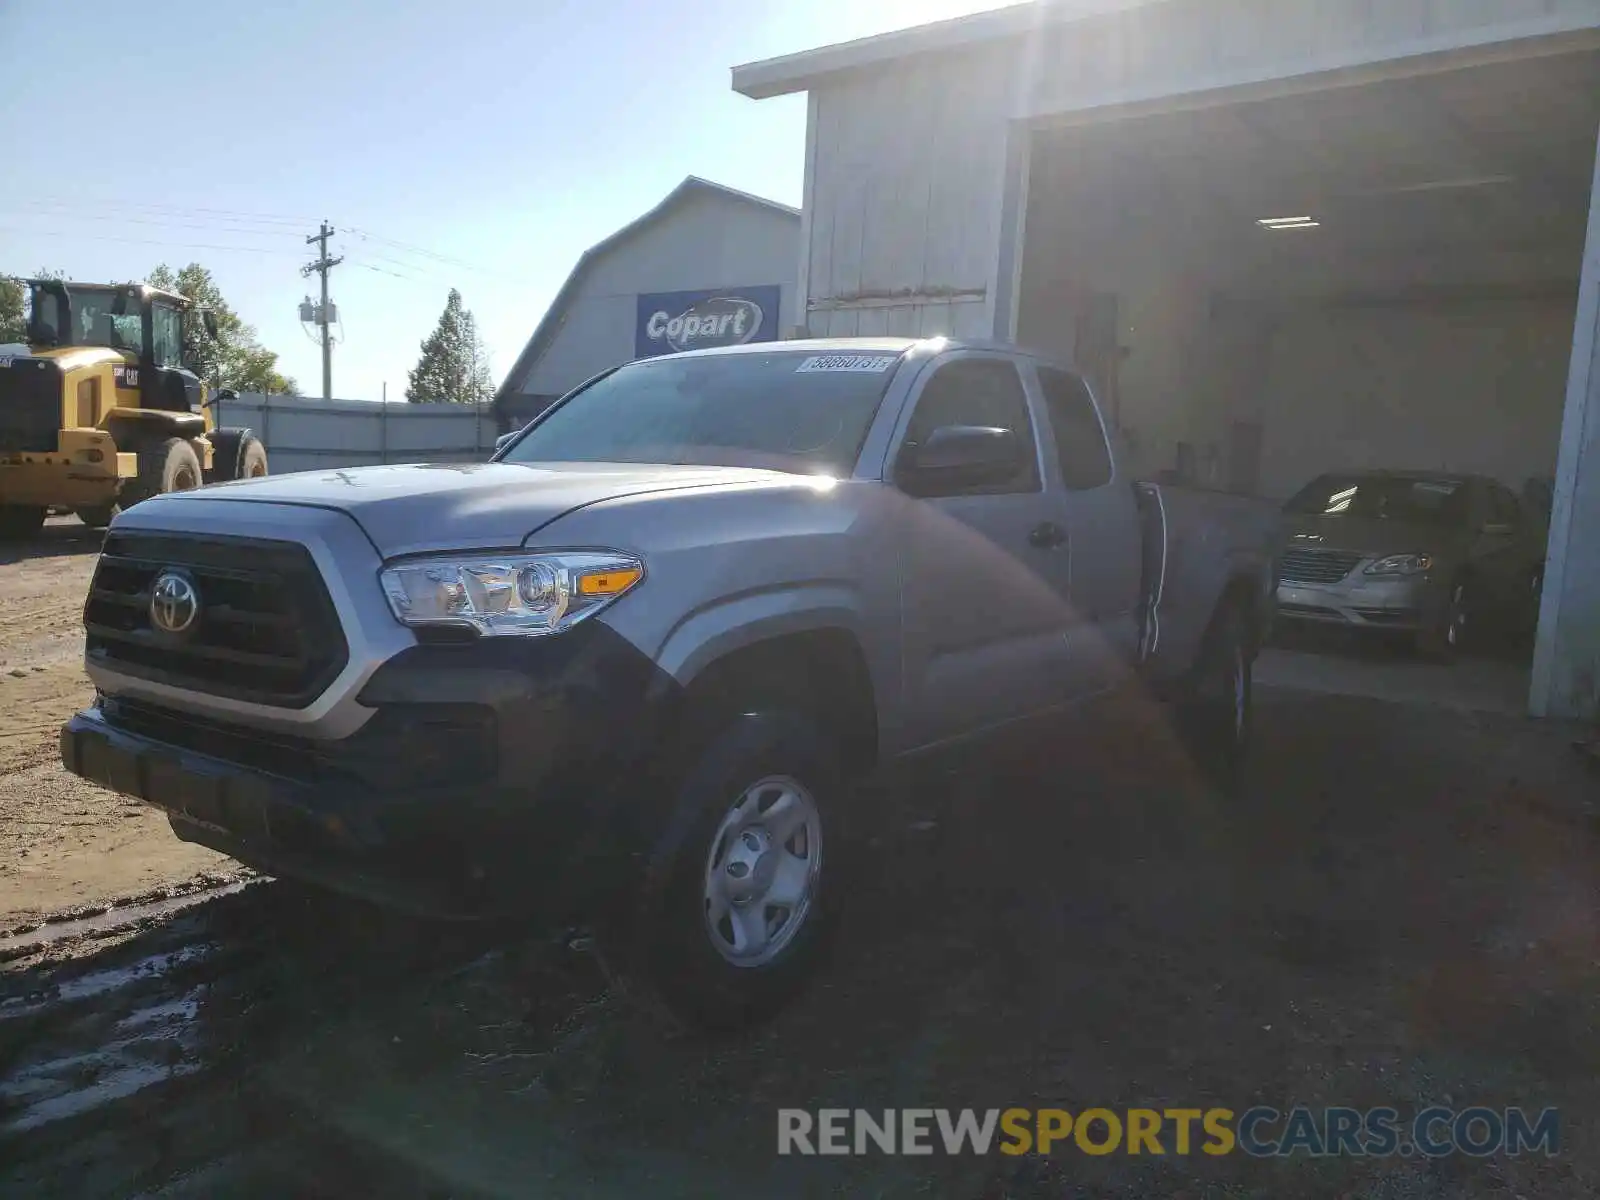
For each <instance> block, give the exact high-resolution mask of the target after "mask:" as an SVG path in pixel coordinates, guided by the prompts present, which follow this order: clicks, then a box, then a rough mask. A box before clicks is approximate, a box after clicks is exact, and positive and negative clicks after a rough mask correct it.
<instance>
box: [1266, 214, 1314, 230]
mask: <svg viewBox="0 0 1600 1200" xmlns="http://www.w3.org/2000/svg"><path fill="white" fill-rule="evenodd" d="M1256 224H1257V225H1259V226H1261V228H1263V229H1316V228H1317V227H1318V226H1319V225H1321V224H1322V222H1321V221H1318V220H1316V219H1315V218H1314V217H1262V218H1261V219H1260V220H1259V221H1257V222H1256Z"/></svg>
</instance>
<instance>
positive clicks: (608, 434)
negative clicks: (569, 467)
mask: <svg viewBox="0 0 1600 1200" xmlns="http://www.w3.org/2000/svg"><path fill="white" fill-rule="evenodd" d="M898 361H899V355H898V354H897V353H876V354H851V355H819V354H817V353H816V352H815V351H799V350H774V351H772V352H770V353H739V354H724V355H709V356H705V357H699V356H696V357H692V358H661V359H651V360H647V361H644V362H636V363H631V364H629V365H628V366H625V367H621V368H618V369H617V370H616V371H613V372H612V373H611V374H609V375H607V376H605V377H604V378H602V379H599V380H596V381H595V382H594V383H591V384H590V385H589V386H588V387H586V388H584V389H583V390H582V391H580V392H578V393H577V394H576V395H574V396H571V397H569V398H568V399H567V400H566V401H565V402H564V403H562V404H561V405H560V406H559V407H557V408H556V409H555V410H554V411H552V412H551V413H549V414H548V415H547V416H546V417H545V418H544V419H543V420H541V421H540V422H539V423H538V424H537V425H536V426H535V427H534V428H533V429H531V430H529V431H528V433H527V434H526V435H525V436H524V437H523V438H521V440H519V441H517V442H516V443H515V444H513V445H512V446H511V447H509V448H508V449H507V450H506V452H505V454H504V456H503V458H502V461H504V462H518V463H531V462H630V463H671V464H680V463H682V464H691V465H700V466H735V467H763V468H769V469H773V470H780V471H797V472H807V473H815V472H824V473H827V474H831V475H847V474H849V473H850V472H851V470H853V469H854V467H855V462H856V458H857V457H858V456H859V454H860V452H861V443H862V440H863V439H864V438H865V437H866V433H867V427H868V426H869V425H870V424H871V423H872V418H873V415H874V414H875V413H876V412H877V410H878V404H879V402H880V401H881V400H882V399H883V394H884V391H885V389H886V388H887V387H888V385H889V380H890V379H891V378H892V377H893V375H894V366H895V364H896V363H897V362H898Z"/></svg>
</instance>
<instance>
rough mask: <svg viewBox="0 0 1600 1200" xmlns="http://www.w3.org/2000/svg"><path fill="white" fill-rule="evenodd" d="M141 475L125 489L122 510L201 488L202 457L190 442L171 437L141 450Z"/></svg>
mask: <svg viewBox="0 0 1600 1200" xmlns="http://www.w3.org/2000/svg"><path fill="white" fill-rule="evenodd" d="M138 454H139V474H138V477H137V478H135V479H132V480H130V481H129V482H128V483H127V484H126V485H124V487H123V489H122V507H123V508H128V507H129V506H130V505H134V504H137V503H139V501H141V500H148V499H150V497H151V496H162V495H165V494H166V493H167V492H187V491H191V490H193V489H194V488H197V487H199V486H200V484H201V482H202V479H201V475H200V456H199V455H198V454H196V453H195V451H194V447H193V446H192V445H190V444H189V442H188V440H187V439H185V438H180V437H169V438H165V439H163V440H162V441H159V442H150V443H148V444H147V445H142V446H140V447H138Z"/></svg>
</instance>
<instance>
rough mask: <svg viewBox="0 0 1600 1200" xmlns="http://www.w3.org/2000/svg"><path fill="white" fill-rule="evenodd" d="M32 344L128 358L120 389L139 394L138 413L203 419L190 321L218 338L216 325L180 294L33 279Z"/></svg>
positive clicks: (208, 314) (30, 288)
mask: <svg viewBox="0 0 1600 1200" xmlns="http://www.w3.org/2000/svg"><path fill="white" fill-rule="evenodd" d="M27 286H28V296H29V306H28V309H29V317H28V340H29V342H30V343H31V344H32V345H34V346H36V347H38V348H40V349H67V348H73V347H81V346H100V347H104V348H106V349H109V350H116V351H119V352H121V353H122V354H123V355H124V356H125V357H126V358H127V360H128V364H127V366H126V367H125V368H124V367H118V368H117V371H118V387H119V389H120V388H122V387H124V386H125V387H127V388H128V389H130V390H136V391H137V392H138V393H139V407H141V408H149V409H159V410H162V411H168V412H195V413H198V412H201V411H202V409H203V405H204V401H205V391H204V389H203V388H202V387H201V384H200V377H199V375H198V373H197V369H198V368H199V367H200V364H199V363H198V362H197V361H195V359H194V354H193V347H194V346H195V343H196V341H197V339H196V338H195V337H194V336H193V333H194V332H195V331H194V330H192V329H191V322H199V323H201V324H202V325H203V327H204V328H205V330H206V332H207V333H208V334H210V335H211V336H212V337H213V338H214V337H215V336H216V318H215V315H214V314H213V313H211V312H210V311H209V310H203V309H196V308H195V307H194V306H193V305H191V304H190V303H189V301H188V299H187V298H186V297H184V296H180V295H178V294H177V293H176V292H165V291H162V290H161V289H159V288H153V287H150V286H148V285H146V284H137V283H130V284H82V283H67V282H64V281H62V280H55V279H30V280H28V281H27Z"/></svg>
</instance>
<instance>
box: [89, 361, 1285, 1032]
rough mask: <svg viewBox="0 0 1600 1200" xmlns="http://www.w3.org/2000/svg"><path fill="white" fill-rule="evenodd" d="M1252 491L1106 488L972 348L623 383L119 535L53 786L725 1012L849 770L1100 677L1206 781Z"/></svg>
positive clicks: (1253, 574)
mask: <svg viewBox="0 0 1600 1200" xmlns="http://www.w3.org/2000/svg"><path fill="white" fill-rule="evenodd" d="M1278 523H1279V518H1278V514H1277V512H1276V510H1275V509H1273V508H1269V507H1267V506H1265V505H1261V504H1258V503H1256V502H1254V501H1250V500H1247V499H1244V498H1241V497H1234V496H1226V495H1221V494H1213V493H1204V492H1200V491H1191V490H1185V489H1178V488H1169V487H1166V486H1158V485H1155V484H1149V483H1142V482H1138V481H1135V480H1133V479H1131V478H1130V477H1129V475H1128V473H1127V471H1126V468H1125V467H1124V466H1123V464H1122V463H1121V461H1120V459H1119V457H1118V450H1117V441H1116V438H1115V436H1114V433H1113V431H1111V430H1110V429H1108V427H1107V424H1106V422H1105V421H1104V420H1103V418H1102V415H1101V413H1100V411H1099V408H1098V407H1097V405H1096V402H1095V400H1094V398H1093V395H1092V393H1091V390H1090V388H1089V387H1088V386H1086V384H1085V382H1084V381H1083V379H1082V378H1081V377H1080V376H1079V375H1078V374H1076V373H1075V372H1074V371H1072V370H1071V369H1069V368H1067V367H1064V366H1061V365H1058V364H1056V363H1053V362H1050V361H1048V360H1046V359H1044V358H1040V357H1037V356H1035V355H1032V354H1030V353H1027V352H1025V351H1022V350H1019V349H1017V348H1015V347H1011V346H1007V345H988V344H964V343H957V342H951V341H947V340H945V339H932V340H909V339H871V340H863V339H850V340H843V341H795V342H782V343H776V344H764V345H745V346H739V347H732V348H721V349H715V350H700V351H693V352H689V353H685V354H676V355H670V356H666V357H661V358H655V359H650V360H645V361H640V362H635V363H631V364H628V365H625V366H621V367H618V368H616V369H614V370H612V371H609V372H606V373H604V374H602V375H600V376H598V377H597V378H595V379H593V380H590V381H589V382H588V383H585V384H584V385H583V386H581V387H579V388H577V389H576V390H575V391H573V392H572V393H571V394H569V395H567V396H566V397H564V398H563V399H562V400H561V401H559V402H558V403H557V404H555V405H554V406H552V407H551V408H550V409H549V410H547V411H546V412H545V413H543V414H542V415H541V416H540V417H539V418H538V419H537V420H536V421H534V422H533V423H532V424H531V425H529V426H528V427H527V428H526V429H524V430H522V431H521V432H520V433H518V434H516V435H514V436H513V437H512V438H510V439H509V440H508V441H506V442H505V444H503V445H502V446H501V447H500V448H499V449H498V450H497V451H496V453H495V455H494V458H493V459H492V460H491V461H490V462H487V463H476V464H453V465H415V466H384V467H367V468H360V469H352V470H336V471H327V472H309V473H305V474H299V475H290V476H280V477H277V478H268V479H258V480H248V481H240V482H237V483H227V484H220V485H216V486H212V487H207V488H203V489H200V490H198V491H194V492H190V493H186V494H181V495H171V496H161V497H157V498H156V499H153V500H151V501H149V502H147V503H144V504H141V505H139V506H138V507H136V508H133V509H131V510H130V511H128V512H126V513H124V514H122V515H121V516H119V517H118V518H117V520H116V522H115V524H114V525H113V527H112V528H111V530H110V533H109V535H108V536H107V539H106V543H105V548H104V552H103V554H102V556H101V558H100V561H99V564H98V566H97V568H96V571H95V575H94V579H93V582H92V585H91V589H90V593H89V596H88V600H87V603H86V607H85V612H84V620H85V624H86V627H87V648H86V655H87V670H88V673H89V675H90V677H91V679H92V681H93V683H94V685H95V688H96V691H97V698H96V701H95V703H94V705H93V707H91V708H89V709H87V710H85V711H83V712H81V713H79V714H78V715H77V716H75V717H73V718H72V720H71V721H70V722H69V723H68V724H67V725H66V726H65V728H64V729H63V731H62V741H61V744H62V756H63V759H64V761H65V763H66V766H67V767H68V769H70V770H72V771H74V772H76V773H77V774H79V775H81V776H84V777H85V778H88V779H91V780H93V781H95V782H97V783H100V784H103V785H105V786H106V787H109V788H112V789H115V790H117V791H119V792H123V793H126V794H128V795H131V796H135V797H139V798H142V799H143V800H145V801H147V802H148V803H150V804H152V805H155V806H158V807H159V808H161V809H163V810H165V811H166V813H167V814H168V815H169V816H170V819H171V823H172V827H173V829H174V831H175V832H176V834H177V835H178V836H179V837H181V838H184V839H186V840H189V841H193V842H198V843H201V844H203V845H206V846H210V847H213V848H215V849H217V850H220V851H222V852H224V853H226V854H229V855H232V856H234V857H235V858H237V859H239V860H241V861H243V862H245V863H248V864H251V865H254V866H256V867H258V868H260V869H262V870H264V871H266V872H269V873H271V874H274V875H279V876H283V877H288V878H297V879H300V880H303V881H308V882H311V883H315V884H320V885H325V886H327V887H331V888H333V889H337V890H342V891H345V892H348V893H353V894H356V895H360V896H364V897H367V898H369V899H374V900H377V901H380V902H387V903H390V904H393V905H400V906H404V907H407V908H410V909H413V910H417V911H422V912H426V913H429V914H437V915H446V916H456V917H474V916H484V915H503V914H508V913H525V914H533V913H539V914H543V915H546V916H555V915H557V914H559V915H560V916H561V917H562V918H570V917H573V916H577V915H584V916H586V917H587V916H588V915H589V914H593V919H594V924H595V926H596V928H605V929H610V928H615V929H618V930H623V931H625V932H624V933H623V934H621V935H620V939H619V940H620V942H621V943H623V944H626V945H627V946H628V947H629V948H630V952H632V953H635V954H637V955H638V957H639V962H640V965H641V966H642V968H643V969H644V971H646V972H647V973H648V975H649V976H650V977H651V978H652V979H653V980H654V981H655V982H656V983H657V984H658V985H659V987H660V989H661V990H662V991H663V992H664V993H665V995H666V997H667V998H668V999H669V1000H670V1001H671V1002H673V1003H674V1005H675V1006H676V1007H677V1008H678V1009H679V1010H680V1011H682V1012H684V1013H686V1014H687V1015H689V1016H690V1017H691V1018H694V1019H697V1020H699V1021H701V1022H705V1023H709V1024H726V1023H731V1022H736V1021H739V1020H744V1019H748V1018H751V1017H753V1016H755V1015H757V1014H758V1013H759V1012H761V1011H764V1010H766V1009H768V1008H770V1007H771V1006H773V1005H774V1004H775V1003H777V1002H779V1001H781V1000H782V999H783V998H785V997H786V996H788V995H789V994H791V993H792V992H793V991H794V990H795V989H796V987H797V986H798V985H799V983H800V982H801V981H802V980H803V979H804V978H805V977H806V975H807V974H808V973H809V971H810V970H811V969H812V967H813V966H814V965H815V962H816V958H817V954H818V952H819V950H820V948H821V946H822V944H823V942H824V940H825V937H826V935H827V932H828V930H829V928H830V926H831V925H832V924H833V921H832V918H833V917H834V915H835V912H836V910H837V909H838V907H839V906H840V904H841V902H842V901H845V900H847V899H848V896H847V895H846V893H847V891H848V888H847V886H846V885H845V882H844V880H843V879H842V877H841V875H840V872H839V871H838V869H837V866H836V865H835V864H836V863H837V862H838V861H839V858H840V855H839V850H838V847H839V846H841V845H842V844H843V840H844V839H845V838H847V837H848V835H849V833H850V831H851V828H852V826H853V824H854V822H853V821H852V820H851V819H850V818H851V817H852V815H853V814H852V812H851V808H852V805H855V804H862V803H866V801H864V800H862V799H860V796H861V794H862V790H861V789H856V790H852V789H850V788H849V787H848V786H847V785H848V784H849V783H850V782H851V781H852V780H855V779H858V778H861V777H863V776H865V775H867V774H868V773H870V772H873V771H874V770H876V769H877V768H879V767H885V766H888V765H889V764H891V763H894V762H896V761H900V760H904V759H905V758H907V757H908V756H911V755H915V754H919V753H922V752H924V751H930V750H934V749H937V748H940V747H946V746H950V745H952V744H955V743H958V742H961V741H964V740H966V739H970V738H973V737H974V736H975V735H979V734H982V733H985V732H987V731H990V730H994V729H997V728H999V727H1002V726H1007V725H1010V724H1012V723H1015V722H1018V721H1021V720H1023V719H1024V718H1035V717H1049V716H1052V715H1054V714H1063V715H1065V714H1070V712H1071V711H1072V710H1074V709H1077V708H1080V707H1081V706H1084V705H1088V704H1093V703H1095V702H1096V701H1097V699H1099V698H1101V697H1104V696H1106V695H1107V694H1108V693H1110V692H1111V691H1112V690H1113V689H1115V688H1118V687H1120V686H1123V685H1124V684H1126V683H1127V682H1129V681H1130V680H1136V681H1137V682H1138V684H1139V686H1143V687H1148V688H1150V689H1152V690H1153V691H1154V692H1155V693H1156V694H1157V695H1159V696H1160V697H1161V698H1162V699H1163V700H1164V701H1166V702H1169V703H1170V704H1171V707H1172V711H1173V713H1174V719H1175V721H1176V723H1177V725H1178V728H1179V729H1180V730H1181V732H1182V733H1183V734H1184V735H1185V737H1186V739H1187V742H1188V744H1189V745H1190V746H1191V747H1192V750H1193V753H1194V756H1195V759H1196V761H1197V762H1198V763H1200V764H1202V765H1204V767H1205V768H1206V769H1207V770H1208V771H1209V772H1211V773H1212V774H1213V776H1214V777H1216V778H1217V779H1219V780H1224V781H1225V780H1227V779H1228V778H1229V777H1230V776H1231V775H1232V774H1233V772H1234V771H1236V769H1237V767H1238V765H1239V762H1240V759H1241V756H1242V755H1243V753H1244V751H1245V747H1246V744H1247V742H1248V739H1249V735H1250V715H1251V666H1252V662H1253V660H1254V658H1255V655H1256V651H1257V648H1258V646H1259V645H1260V644H1261V641H1262V638H1263V635H1264V632H1265V630H1266V628H1267V625H1268V623H1269V621H1270V618H1271V613H1272V606H1273V600H1274V594H1275V585H1276V580H1275V578H1274V571H1273V560H1274V553H1275V550H1276V547H1277V542H1278V532H1277V530H1278Z"/></svg>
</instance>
